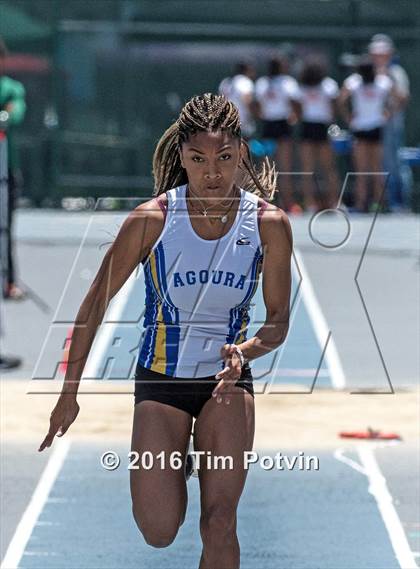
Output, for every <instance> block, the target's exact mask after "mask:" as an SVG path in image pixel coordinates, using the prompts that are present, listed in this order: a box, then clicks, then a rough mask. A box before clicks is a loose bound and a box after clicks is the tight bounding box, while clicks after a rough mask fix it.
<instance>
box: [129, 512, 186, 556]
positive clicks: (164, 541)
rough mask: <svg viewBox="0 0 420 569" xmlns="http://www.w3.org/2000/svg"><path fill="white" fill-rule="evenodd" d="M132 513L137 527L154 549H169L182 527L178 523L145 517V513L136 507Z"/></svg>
mask: <svg viewBox="0 0 420 569" xmlns="http://www.w3.org/2000/svg"><path fill="white" fill-rule="evenodd" d="M132 511H133V517H134V520H135V522H136V524H137V527H138V528H139V530H140V533H141V534H142V535H143V538H144V540H145V542H146V543H147V544H148V545H151V546H152V547H168V545H171V543H172V542H173V541H174V539H175V537H176V535H177V533H178V529H179V526H180V524H179V523H178V522H177V521H175V520H174V521H172V520H170V519H168V518H167V517H162V518H159V517H157V516H154V517H153V519H152V518H150V517H149V516H145V515H144V513H143V512H139V511H138V510H137V508H136V506H134V505H133V508H132Z"/></svg>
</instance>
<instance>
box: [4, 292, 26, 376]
mask: <svg viewBox="0 0 420 569" xmlns="http://www.w3.org/2000/svg"><path fill="white" fill-rule="evenodd" d="M3 333H4V330H3V315H2V313H1V295H0V336H2V335H3ZM21 363H22V360H21V359H20V358H18V357H16V356H5V355H3V354H2V353H1V348H0V372H2V371H7V370H9V369H15V368H17V367H19V366H20V365H21Z"/></svg>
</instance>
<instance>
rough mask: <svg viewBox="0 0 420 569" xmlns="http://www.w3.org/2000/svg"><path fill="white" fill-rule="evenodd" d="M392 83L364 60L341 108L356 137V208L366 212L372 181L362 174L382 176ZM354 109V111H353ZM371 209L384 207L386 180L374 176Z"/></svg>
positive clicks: (343, 92)
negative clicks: (382, 203)
mask: <svg viewBox="0 0 420 569" xmlns="http://www.w3.org/2000/svg"><path fill="white" fill-rule="evenodd" d="M392 92H393V87H392V81H391V80H390V79H389V77H387V76H386V75H383V74H378V73H376V71H375V67H374V65H373V63H372V61H371V59H370V57H369V56H365V57H363V58H361V60H360V63H359V66H358V69H357V73H353V74H352V75H350V77H347V79H346V80H345V81H344V84H343V87H342V90H341V94H340V108H341V111H342V114H343V116H344V118H345V119H346V120H347V122H348V124H349V126H350V129H351V131H352V133H353V135H354V137H355V139H356V140H355V144H354V149H353V160H354V167H355V171H356V172H358V175H357V176H356V184H355V208H356V210H357V211H365V210H366V208H367V206H368V204H367V201H368V194H367V191H368V178H367V177H366V176H365V175H363V174H361V173H371V174H372V173H375V172H381V171H382V170H383V168H382V139H383V128H384V126H385V124H386V122H387V120H388V118H389V116H390V113H391V107H390V101H391V94H392ZM349 105H350V108H349ZM372 182H373V199H372V200H371V204H370V209H371V210H372V211H376V210H377V209H378V208H379V207H380V202H381V197H382V194H383V190H384V183H385V179H384V176H381V175H374V176H373V179H372Z"/></svg>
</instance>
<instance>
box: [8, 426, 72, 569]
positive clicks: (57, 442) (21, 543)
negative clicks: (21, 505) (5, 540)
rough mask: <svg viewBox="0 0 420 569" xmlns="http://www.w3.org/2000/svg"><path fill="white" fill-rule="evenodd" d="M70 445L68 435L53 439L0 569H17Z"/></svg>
mask: <svg viewBox="0 0 420 569" xmlns="http://www.w3.org/2000/svg"><path fill="white" fill-rule="evenodd" d="M70 444H71V442H70V439H69V437H68V435H66V438H59V437H56V438H55V439H54V443H53V446H52V453H51V456H50V458H49V460H48V463H47V465H46V467H45V469H44V472H43V473H42V476H41V478H40V479H39V482H38V485H37V487H36V488H35V491H34V493H33V495H32V498H31V501H30V502H29V504H28V507H27V508H26V510H25V512H24V514H23V516H22V518H21V520H20V522H19V524H18V526H17V528H16V531H15V533H14V536H13V538H12V540H11V542H10V544H9V547H8V548H7V551H6V555H5V556H4V559H3V561H2V564H1V569H17V567H18V565H19V562H20V560H21V558H22V555H23V552H24V551H25V547H26V544H27V543H28V541H29V538H30V537H31V534H32V531H33V528H34V526H35V524H36V522H37V520H38V517H39V515H40V514H41V512H42V509H43V507H44V505H45V502H46V501H47V499H48V496H49V493H50V491H51V488H52V487H53V486H54V482H55V480H56V478H57V476H58V474H59V473H60V470H61V467H62V466H63V463H64V461H65V459H66V456H67V453H68V451H69V448H70Z"/></svg>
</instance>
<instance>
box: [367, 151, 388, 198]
mask: <svg viewBox="0 0 420 569" xmlns="http://www.w3.org/2000/svg"><path fill="white" fill-rule="evenodd" d="M370 154H371V159H372V170H373V171H374V172H382V171H383V166H382V154H383V146H382V144H381V143H380V142H372V144H371V151H370ZM384 182H385V180H384V176H383V175H382V176H381V175H379V174H377V175H375V176H374V178H373V201H374V202H375V204H379V202H380V200H381V197H382V192H383V189H384Z"/></svg>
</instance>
